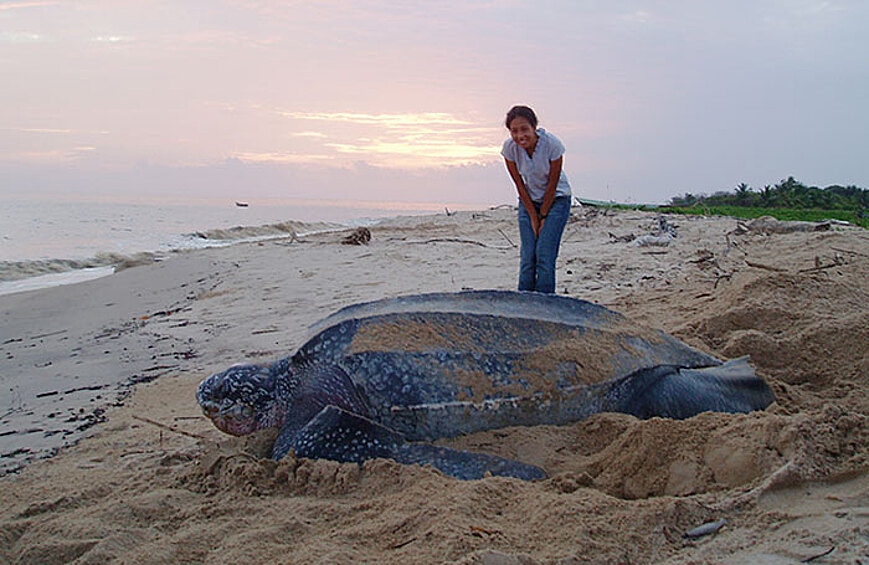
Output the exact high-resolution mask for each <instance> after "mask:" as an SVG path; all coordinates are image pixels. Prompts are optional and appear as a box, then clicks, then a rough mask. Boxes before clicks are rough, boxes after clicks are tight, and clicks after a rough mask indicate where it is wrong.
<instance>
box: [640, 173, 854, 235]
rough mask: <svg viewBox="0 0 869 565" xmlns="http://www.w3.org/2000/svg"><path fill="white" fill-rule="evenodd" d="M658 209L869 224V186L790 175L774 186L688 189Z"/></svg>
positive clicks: (744, 185) (747, 216)
mask: <svg viewBox="0 0 869 565" xmlns="http://www.w3.org/2000/svg"><path fill="white" fill-rule="evenodd" d="M657 209H658V210H666V211H667V212H671V213H677V214H702V215H726V216H734V217H737V218H759V217H760V216H772V217H774V218H777V219H779V220H803V221H812V222H816V221H820V220H829V219H836V220H844V221H846V222H851V223H852V224H855V225H859V226H862V227H864V228H869V190H867V189H865V188H860V187H858V186H853V185H851V186H840V185H832V186H828V187H826V188H818V187H816V186H806V185H804V184H803V183H801V182H799V181H797V180H794V177H788V178H787V180H782V181H781V182H780V183H778V184H776V185H774V186H769V185H767V186H765V187H763V188H762V189H760V190H754V189H753V188H751V187H750V186H748V185H747V184H745V183H740V184H739V185H738V186H737V187H736V189H735V191H734V192H724V191H719V192H716V193H714V194H713V195H711V196H706V195H694V194H690V193H686V194H684V195H683V196H675V197H673V198H672V199H670V204H669V205H668V206H661V207H658V208H657Z"/></svg>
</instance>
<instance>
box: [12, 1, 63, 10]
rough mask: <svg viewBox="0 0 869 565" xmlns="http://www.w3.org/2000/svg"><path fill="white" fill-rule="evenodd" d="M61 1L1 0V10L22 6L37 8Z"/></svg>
mask: <svg viewBox="0 0 869 565" xmlns="http://www.w3.org/2000/svg"><path fill="white" fill-rule="evenodd" d="M59 3H60V2H55V1H49V0H46V1H44V2H39V1H34V2H0V12H2V11H3V10H18V9H21V8H36V7H39V6H54V5H57V4H59Z"/></svg>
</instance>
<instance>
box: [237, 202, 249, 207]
mask: <svg viewBox="0 0 869 565" xmlns="http://www.w3.org/2000/svg"><path fill="white" fill-rule="evenodd" d="M235 205H236V206H238V207H239V208H247V207H248V203H247V202H241V201H240V200H236V201H235Z"/></svg>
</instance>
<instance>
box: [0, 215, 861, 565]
mask: <svg viewBox="0 0 869 565" xmlns="http://www.w3.org/2000/svg"><path fill="white" fill-rule="evenodd" d="M514 214H515V212H514V211H512V210H510V209H506V208H502V209H496V210H489V211H484V212H477V213H473V212H461V213H457V214H454V215H451V216H446V215H440V216H428V217H415V218H398V219H395V220H390V221H388V222H387V223H385V224H383V225H380V226H377V227H374V228H372V230H371V235H372V238H371V241H370V243H369V244H368V245H360V246H353V245H342V244H341V243H340V240H341V239H342V238H343V237H344V236H346V235H348V233H349V232H347V233H330V234H322V235H318V236H309V237H306V238H303V241H293V240H289V239H287V240H275V241H269V242H263V243H259V244H246V245H238V246H234V247H230V248H222V249H210V250H200V251H195V252H189V253H182V254H177V255H175V256H173V257H170V258H167V259H166V260H164V261H161V262H158V263H153V264H150V265H143V266H136V267H133V268H129V269H126V270H123V271H121V272H119V273H117V274H115V275H112V276H110V277H106V278H103V279H98V280H93V281H89V282H85V283H81V284H77V285H71V286H66V287H59V288H52V289H43V290H38V291H32V292H27V293H21V294H15V295H9V296H2V297H0V316H2V318H0V319H2V328H3V335H2V339H0V384H2V389H0V390H2V391H3V400H2V403H0V416H2V418H0V425H2V428H0V441H2V444H0V445H2V457H0V463H2V470H3V472H4V473H5V476H3V477H0V500H2V501H3V503H2V505H0V563H7V562H8V563H70V562H75V563H109V562H119V563H258V562H262V563H408V562H416V563H453V562H458V563H468V564H471V563H476V564H526V565H527V564H548V563H563V564H568V563H748V562H752V563H795V562H800V561H801V560H805V559H808V558H811V557H814V556H818V555H821V554H824V553H826V552H829V553H827V554H826V555H824V556H823V557H819V558H817V559H815V560H814V561H813V562H817V563H857V562H863V563H866V562H869V474H867V469H869V421H867V415H869V394H867V391H869V233H867V232H866V231H865V230H858V229H850V228H841V227H835V228H834V229H833V230H831V231H823V232H807V231H793V232H785V233H778V231H779V230H756V231H749V232H747V233H739V234H738V233H736V232H734V230H735V229H736V228H737V222H736V220H733V219H729V218H681V217H670V218H668V220H669V221H670V223H673V224H675V225H677V227H678V237H676V238H675V239H673V240H672V242H671V243H670V245H669V246H667V247H641V246H636V245H633V244H631V243H628V242H625V241H618V240H617V239H616V238H619V237H621V236H627V235H629V234H634V235H637V236H639V235H644V234H649V233H651V232H652V231H653V230H654V227H655V226H656V218H655V216H654V215H653V214H647V213H642V212H633V211H623V212H611V211H610V212H606V213H603V212H599V211H598V210H595V209H574V211H573V217H572V221H571V223H569V224H568V226H567V229H566V232H565V236H564V241H563V244H562V249H561V256H560V258H559V262H558V285H557V287H558V292H560V293H567V294H569V295H570V296H574V297H577V298H583V299H586V300H590V301H593V302H596V303H599V304H602V305H605V306H607V307H610V308H613V309H615V310H617V311H619V312H621V313H623V314H625V315H627V316H628V317H630V318H631V319H632V320H636V321H637V322H639V323H642V324H644V325H647V326H651V327H654V328H660V329H662V330H664V331H666V332H668V333H671V334H673V335H675V336H677V337H679V338H680V339H682V340H684V341H686V342H687V343H689V344H691V345H693V346H695V347H698V348H700V349H703V350H705V351H708V352H710V353H712V354H714V355H717V356H719V357H722V358H733V357H737V356H741V355H750V356H751V362H752V364H753V365H754V366H755V367H756V368H757V371H758V374H760V375H761V376H763V377H764V378H766V379H767V380H768V382H769V383H770V384H771V386H772V387H773V389H774V390H775V392H776V395H777V398H778V400H777V402H776V403H774V404H773V405H772V406H771V407H770V408H769V409H768V410H766V411H763V412H756V413H753V414H748V415H728V414H711V413H706V414H701V415H699V416H697V417H695V418H692V419H689V420H684V421H672V420H664V419H652V420H647V421H639V420H637V419H635V418H632V417H630V416H626V415H620V414H600V415H597V416H594V417H592V418H590V419H588V420H586V421H582V422H577V423H575V424H572V425H568V426H561V427H549V426H540V427H535V428H513V429H506V430H498V431H494V432H487V433H479V434H475V435H472V436H467V437H462V438H458V439H455V440H451V441H443V442H441V443H442V444H444V445H449V446H452V447H457V448H467V449H473V450H476V451H480V452H486V453H493V454H497V455H502V456H506V457H511V458H517V459H520V460H523V461H526V462H529V463H533V464H537V465H540V466H542V467H544V468H545V469H546V470H547V472H548V473H549V476H550V478H548V479H546V480H543V481H539V482H533V483H529V482H522V481H518V480H514V479H504V478H487V479H484V480H480V481H468V482H463V481H458V480H455V479H452V478H449V477H445V476H443V475H441V474H440V473H438V472H437V471H435V470H432V469H429V468H421V467H407V466H401V465H398V464H396V463H394V462H391V461H387V460H377V461H371V462H368V463H366V464H365V465H364V466H362V467H361V468H359V467H358V466H356V465H354V464H344V465H341V464H337V463H334V462H329V461H308V460H296V459H293V458H288V459H286V460H283V461H281V462H274V461H270V460H268V459H265V458H262V457H261V456H262V455H263V454H264V453H265V450H266V449H267V445H268V439H269V438H268V437H267V436H268V434H262V435H263V436H266V437H254V438H250V439H236V438H230V437H228V436H225V435H223V434H221V433H220V432H219V431H218V430H217V429H215V428H214V427H213V426H212V425H211V424H210V423H209V421H208V420H206V419H205V418H204V417H203V416H202V415H201V413H200V411H199V408H198V406H197V404H196V402H195V399H194V391H195V388H196V386H197V384H198V383H199V381H200V380H201V379H202V378H204V377H205V376H207V375H208V374H210V373H211V372H215V371H218V370H222V369H223V368H225V367H226V366H228V365H230V364H232V363H236V362H241V361H269V360H273V359H275V358H278V357H281V356H284V355H287V354H289V353H291V352H292V351H293V350H294V349H295V348H296V347H297V346H299V345H301V343H302V342H303V340H304V337H305V335H306V332H307V328H308V326H309V325H311V324H312V323H314V322H315V321H317V320H318V319H320V318H322V317H324V316H326V315H328V314H329V313H331V312H333V311H334V310H336V309H338V308H340V307H342V306H345V305H348V304H352V303H355V302H358V301H364V300H374V299H379V298H383V297H387V296H397V295H402V294H408V293H416V292H428V291H454V290H460V289H465V288H474V289H477V288H498V289H510V288H513V286H514V283H515V278H516V271H517V267H518V250H517V249H516V247H515V244H516V243H518V239H519V238H518V233H517V229H516V225H515V219H514ZM53 453H56V454H55V455H54V456H53V457H49V458H45V456H46V455H48V454H53ZM11 471H15V472H11ZM720 520H725V521H726V522H725V523H724V525H723V527H721V528H720V529H719V530H718V531H717V532H716V533H714V534H710V535H707V536H703V537H699V538H684V537H683V533H685V532H687V531H689V530H691V529H692V528H695V527H697V526H700V525H702V524H705V523H708V522H715V521H720Z"/></svg>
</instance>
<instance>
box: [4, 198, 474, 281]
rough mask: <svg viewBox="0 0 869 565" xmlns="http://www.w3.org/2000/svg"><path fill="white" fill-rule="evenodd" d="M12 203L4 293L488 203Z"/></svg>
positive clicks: (7, 204)
mask: <svg viewBox="0 0 869 565" xmlns="http://www.w3.org/2000/svg"><path fill="white" fill-rule="evenodd" d="M242 204H247V206H239V205H238V203H236V202H234V201H231V200H225V199H220V200H218V199H214V200H206V199H201V200H191V199H186V200H175V201H167V200H165V199H161V200H157V201H147V200H138V201H135V202H124V201H117V200H116V201H106V200H81V199H64V198H54V199H25V198H18V199H8V200H4V201H3V206H2V207H0V294H10V293H14V292H21V291H25V290H32V289H36V288H43V287H47V286H55V285H60V284H69V283H73V282H79V281H83V280H87V279H91V278H96V277H101V276H105V275H108V274H111V273H112V272H113V267H114V265H117V264H119V263H122V262H138V261H147V260H151V259H152V258H153V256H160V255H161V254H165V253H168V252H171V251H174V250H184V249H196V248H202V247H213V246H223V245H232V244H236V243H240V242H245V241H253V240H261V239H269V238H278V237H287V236H288V235H290V234H291V233H293V232H294V233H296V234H297V235H300V236H302V235H305V234H309V233H313V232H319V231H326V230H336V229H344V228H347V227H357V226H367V225H373V224H376V223H377V222H378V221H380V220H382V219H384V218H389V217H395V216H402V215H419V214H432V213H439V212H443V211H444V208H445V207H446V208H449V209H450V210H451V211H454V210H471V209H478V208H480V207H481V206H482V205H470V204H452V203H451V204H441V203H424V202H364V201H325V200H289V199H280V200H278V199H268V200H257V201H249V202H245V203H242Z"/></svg>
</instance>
